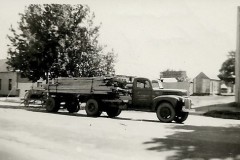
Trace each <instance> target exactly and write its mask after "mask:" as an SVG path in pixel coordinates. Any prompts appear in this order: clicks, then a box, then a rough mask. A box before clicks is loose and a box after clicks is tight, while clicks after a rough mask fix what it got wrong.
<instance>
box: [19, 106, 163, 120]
mask: <svg viewBox="0 0 240 160" xmlns="http://www.w3.org/2000/svg"><path fill="white" fill-rule="evenodd" d="M23 108H24V107H23ZM24 109H25V110H27V111H31V112H41V113H46V114H55V115H65V116H76V117H88V118H108V119H112V120H124V121H139V122H151V123H161V122H160V121H158V120H148V119H134V118H123V117H114V118H109V117H108V116H107V115H106V114H105V113H102V115H101V116H100V117H89V116H87V115H86V114H83V113H79V112H77V113H68V112H65V111H64V110H60V112H56V113H50V112H47V111H46V110H45V108H43V107H34V108H33V107H29V108H24ZM120 116H121V115H120Z"/></svg>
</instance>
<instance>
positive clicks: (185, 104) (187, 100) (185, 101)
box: [182, 98, 192, 112]
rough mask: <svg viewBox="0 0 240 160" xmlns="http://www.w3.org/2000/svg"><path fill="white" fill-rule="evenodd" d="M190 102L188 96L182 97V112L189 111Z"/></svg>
mask: <svg viewBox="0 0 240 160" xmlns="http://www.w3.org/2000/svg"><path fill="white" fill-rule="evenodd" d="M191 106H192V102H191V99H190V98H184V106H183V107H182V111H183V112H191V111H192V109H191Z"/></svg>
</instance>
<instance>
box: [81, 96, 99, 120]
mask: <svg viewBox="0 0 240 160" xmlns="http://www.w3.org/2000/svg"><path fill="white" fill-rule="evenodd" d="M85 110H86V113H87V115H88V116H91V117H98V116H100V110H99V105H98V102H97V101H96V100H95V99H89V100H88V101H87V104H86V106H85Z"/></svg>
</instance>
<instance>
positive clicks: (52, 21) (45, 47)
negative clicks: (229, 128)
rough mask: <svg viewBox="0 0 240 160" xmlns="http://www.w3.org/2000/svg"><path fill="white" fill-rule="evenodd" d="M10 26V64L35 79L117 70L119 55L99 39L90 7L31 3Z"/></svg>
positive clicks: (89, 74) (88, 74)
mask: <svg viewBox="0 0 240 160" xmlns="http://www.w3.org/2000/svg"><path fill="white" fill-rule="evenodd" d="M20 17H21V19H20V22H18V30H15V29H14V28H13V27H11V28H10V30H11V32H12V35H9V36H8V38H9V40H10V42H11V44H10V45H9V50H8V53H9V58H8V64H9V65H10V67H11V68H12V69H13V70H19V71H20V72H21V74H22V75H24V76H25V77H28V78H29V79H30V80H32V81H37V80H39V79H40V78H43V79H44V80H47V79H48V77H50V78H55V77H59V76H63V77H67V76H72V77H79V76H82V77H91V76H100V75H103V74H112V73H114V62H115V55H114V53H113V51H111V52H106V51H105V50H106V47H103V46H101V45H100V44H99V42H98V37H99V28H100V27H99V26H95V25H94V23H93V20H94V18H95V15H94V13H91V12H90V9H89V7H88V6H83V5H68V4H64V5H60V4H43V5H35V4H31V5H29V6H28V7H26V8H25V11H24V13H23V14H20Z"/></svg>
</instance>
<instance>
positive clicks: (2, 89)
mask: <svg viewBox="0 0 240 160" xmlns="http://www.w3.org/2000/svg"><path fill="white" fill-rule="evenodd" d="M6 62H7V59H0V96H17V97H18V96H19V97H24V95H25V91H26V90H29V89H31V88H33V87H40V86H41V84H42V81H38V82H37V83H32V82H31V81H29V80H28V79H27V78H24V77H22V76H21V74H20V73H18V72H14V71H9V70H8V65H7V64H6Z"/></svg>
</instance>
